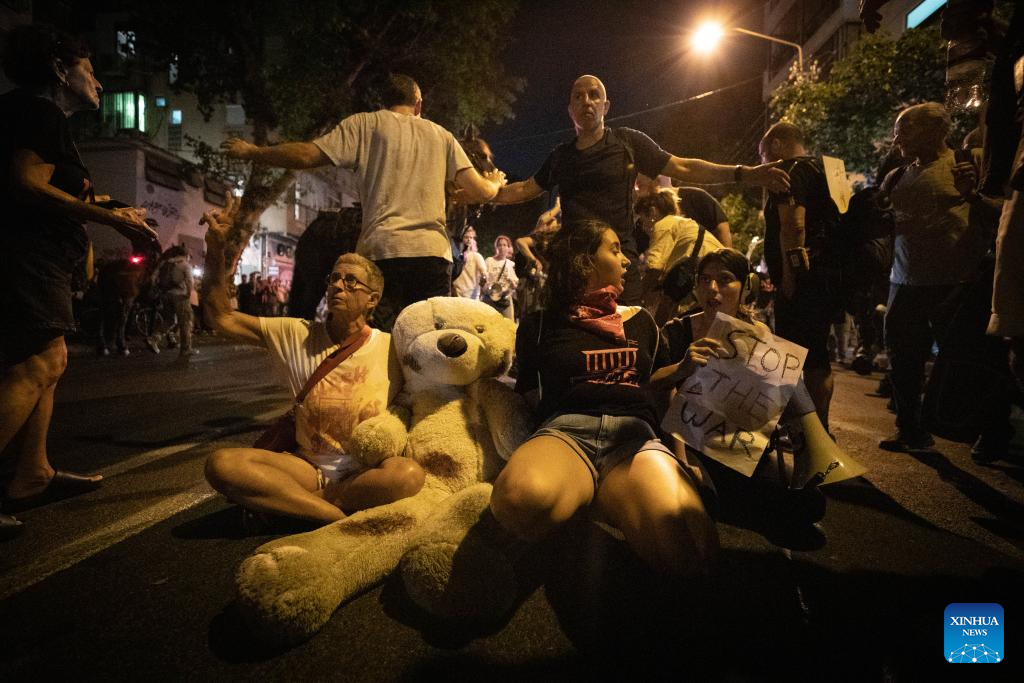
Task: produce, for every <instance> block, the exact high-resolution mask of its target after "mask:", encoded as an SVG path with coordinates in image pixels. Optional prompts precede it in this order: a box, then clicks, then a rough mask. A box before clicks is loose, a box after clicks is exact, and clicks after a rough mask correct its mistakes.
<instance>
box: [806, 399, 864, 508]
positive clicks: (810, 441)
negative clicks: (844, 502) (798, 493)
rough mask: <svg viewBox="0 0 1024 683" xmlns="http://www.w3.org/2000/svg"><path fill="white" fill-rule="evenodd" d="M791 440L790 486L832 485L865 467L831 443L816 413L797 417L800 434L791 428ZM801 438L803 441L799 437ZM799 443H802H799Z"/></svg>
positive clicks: (857, 474) (860, 471)
mask: <svg viewBox="0 0 1024 683" xmlns="http://www.w3.org/2000/svg"><path fill="white" fill-rule="evenodd" d="M792 426H793V425H792V424H791V435H790V438H791V439H792V440H793V474H792V478H791V479H790V480H789V487H790V488H794V489H802V488H808V487H814V486H824V485H826V484H835V483H836V482H840V481H845V480H847V479H853V478H854V477H859V476H861V475H862V474H864V473H865V472H867V471H868V468H866V467H864V466H863V465H861V464H860V463H859V462H857V461H856V460H854V459H853V458H851V457H850V456H849V455H847V454H846V453H844V452H843V450H842V449H841V448H839V446H838V445H836V442H835V441H833V440H832V437H831V436H829V434H828V432H827V431H825V427H824V425H822V424H821V420H820V419H818V414H817V413H816V412H813V411H812V412H810V413H807V414H806V415H803V416H801V417H800V420H799V431H800V434H793V433H792V432H794V431H797V430H793V429H792ZM801 437H802V438H801ZM800 441H802V443H799V442H800Z"/></svg>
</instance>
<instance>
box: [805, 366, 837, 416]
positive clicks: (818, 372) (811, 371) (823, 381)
mask: <svg viewBox="0 0 1024 683" xmlns="http://www.w3.org/2000/svg"><path fill="white" fill-rule="evenodd" d="M804 384H806V385H807V393H809V394H810V395H811V400H812V401H814V408H815V410H817V411H818V418H819V419H820V420H821V424H823V425H825V429H828V406H829V404H830V403H831V402H832V391H833V389H834V387H835V382H834V380H833V378H832V369H831V368H827V367H826V368H805V369H804Z"/></svg>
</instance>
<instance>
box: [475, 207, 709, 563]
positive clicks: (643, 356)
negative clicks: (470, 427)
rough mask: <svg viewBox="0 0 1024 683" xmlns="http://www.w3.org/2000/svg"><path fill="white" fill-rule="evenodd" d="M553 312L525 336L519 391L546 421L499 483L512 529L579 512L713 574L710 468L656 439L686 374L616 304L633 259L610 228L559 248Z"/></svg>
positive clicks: (550, 289) (524, 532) (633, 311)
mask: <svg viewBox="0 0 1024 683" xmlns="http://www.w3.org/2000/svg"><path fill="white" fill-rule="evenodd" d="M549 253H550V261H549V262H550V266H549V270H548V282H547V290H546V293H547V308H546V310H544V311H538V312H536V313H533V314H531V315H529V316H526V317H525V318H524V319H523V320H522V322H521V323H520V327H519V331H518V334H517V339H516V353H517V358H518V364H519V375H518V380H517V384H516V389H517V391H519V392H521V393H523V394H525V395H526V396H527V397H528V398H530V397H535V398H536V399H537V418H538V421H539V422H540V423H541V424H540V427H539V429H538V430H537V431H536V432H535V433H534V435H533V436H532V437H531V438H530V439H529V440H527V441H526V442H525V443H524V444H523V445H522V446H520V447H519V448H518V449H516V451H515V452H514V453H513V454H512V456H511V457H510V459H509V461H508V464H507V465H506V466H505V469H504V470H503V471H502V473H501V474H500V475H499V477H498V479H497V481H496V482H495V484H494V493H493V495H492V498H491V510H492V512H493V514H494V516H495V517H496V518H497V520H498V522H499V523H500V524H501V525H502V527H504V528H505V529H506V530H508V531H510V532H512V533H513V534H514V535H515V536H517V537H519V538H523V539H528V540H532V539H537V538H539V537H541V536H543V535H544V534H545V533H547V532H548V531H550V530H552V529H553V528H554V527H556V526H557V525H559V524H562V523H564V522H566V521H568V520H569V519H570V518H571V517H573V516H574V515H575V514H576V513H577V512H578V511H579V510H581V509H582V508H585V507H590V508H591V509H592V511H593V513H594V514H595V516H596V517H597V518H598V519H600V520H601V521H604V522H607V523H608V524H611V525H612V526H614V527H616V528H617V529H619V530H620V531H621V532H622V534H623V536H624V537H625V539H626V542H627V543H628V544H629V545H630V547H632V548H633V550H634V551H635V552H636V553H637V554H638V555H639V556H640V557H641V558H642V559H644V560H645V561H646V562H647V563H648V564H650V565H651V566H652V567H654V568H655V569H657V570H660V571H663V572H666V573H670V574H697V573H702V572H705V571H706V570H707V567H708V563H709V561H710V560H711V559H712V557H713V556H714V554H715V551H716V549H717V547H718V540H717V535H716V532H715V528H714V524H713V522H712V521H711V519H710V517H709V516H708V514H707V512H706V510H705V507H704V504H703V502H702V500H701V490H702V489H703V488H704V485H705V482H704V481H703V480H702V477H701V473H700V470H699V469H698V468H696V467H692V466H689V465H688V464H687V463H680V462H679V461H677V460H676V458H675V457H674V456H673V454H672V452H671V451H670V450H669V449H668V448H666V447H665V445H664V444H662V443H661V441H659V440H658V438H657V433H658V432H657V430H658V426H657V425H658V418H659V409H658V403H657V398H658V394H659V393H665V392H667V390H668V389H669V388H671V386H673V385H674V384H675V383H676V382H678V381H679V378H680V376H681V373H683V372H685V369H684V368H683V367H682V366H683V365H685V364H676V365H672V364H670V363H669V362H668V360H667V358H666V357H665V349H664V345H663V344H662V343H661V339H660V334H659V331H658V328H657V325H656V324H655V322H654V319H653V318H652V317H651V315H650V313H648V312H647V311H645V310H643V309H641V308H638V307H618V306H616V303H615V300H616V298H617V296H618V294H619V293H620V292H621V291H622V286H623V276H624V274H625V272H626V267H627V266H628V265H629V261H628V259H627V258H626V257H625V256H624V255H623V254H622V252H621V247H620V244H619V238H618V236H617V235H616V234H615V232H614V231H613V230H612V229H611V228H609V227H608V226H607V225H606V224H604V223H601V222H599V221H584V222H581V223H579V224H577V225H575V226H573V229H572V230H568V231H563V232H562V233H560V235H559V237H558V238H556V239H555V240H554V241H553V243H552V245H551V248H550V252H549Z"/></svg>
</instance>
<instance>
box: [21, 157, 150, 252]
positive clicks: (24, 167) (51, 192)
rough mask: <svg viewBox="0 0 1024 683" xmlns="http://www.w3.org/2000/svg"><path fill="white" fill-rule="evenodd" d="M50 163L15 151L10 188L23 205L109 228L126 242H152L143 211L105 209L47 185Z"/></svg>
mask: <svg viewBox="0 0 1024 683" xmlns="http://www.w3.org/2000/svg"><path fill="white" fill-rule="evenodd" d="M53 171H54V166H53V164H48V163H46V162H45V161H44V160H43V159H42V158H41V157H40V156H39V155H38V154H36V153H35V152H33V151H32V150H30V149H17V150H15V151H14V155H13V157H12V159H11V168H10V173H11V186H12V190H13V191H14V194H15V196H17V197H18V199H19V200H21V201H23V202H25V203H26V204H31V205H33V206H37V207H39V208H40V209H41V210H43V211H47V212H49V213H58V214H61V215H63V216H67V217H69V218H72V219H76V220H80V221H93V222H96V223H102V224H103V225H109V226H110V227H112V228H114V229H115V230H117V231H118V232H119V233H121V234H122V235H124V236H125V237H127V238H128V239H130V240H132V241H135V240H142V241H150V240H156V238H157V235H156V231H155V230H153V228H151V227H149V226H148V225H146V224H145V223H144V222H143V221H144V220H145V218H146V210H145V209H137V208H134V207H125V208H121V209H105V208H103V207H101V206H97V205H96V204H92V203H90V202H83V201H82V200H81V199H79V198H78V197H75V196H73V195H70V194H68V193H67V192H64V191H63V190H61V189H59V188H57V187H54V186H53V185H51V184H50V179H51V178H52V177H53Z"/></svg>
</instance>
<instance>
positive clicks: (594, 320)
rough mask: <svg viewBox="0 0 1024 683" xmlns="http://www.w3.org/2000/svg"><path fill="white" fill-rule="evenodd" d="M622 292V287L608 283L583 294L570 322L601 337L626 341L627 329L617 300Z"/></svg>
mask: <svg viewBox="0 0 1024 683" xmlns="http://www.w3.org/2000/svg"><path fill="white" fill-rule="evenodd" d="M620 294H622V288H621V287H616V286H615V285H608V286H607V287H602V288H601V289H595V290H593V291H590V292H587V293H586V294H584V295H583V300H582V301H581V302H580V305H579V306H577V307H576V310H575V311H573V313H572V315H570V316H569V320H570V322H572V324H573V325H575V326H576V327H579V328H580V329H583V330H586V331H587V332H590V333H591V334H596V335H597V336H599V337H606V338H609V339H612V340H614V341H617V342H618V343H620V344H623V345H625V343H626V330H625V329H624V328H623V327H622V316H621V315H619V313H618V312H617V311H618V309H617V307H616V305H615V300H616V299H617V298H618V297H619V295H620Z"/></svg>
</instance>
